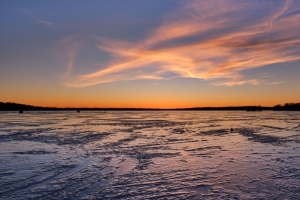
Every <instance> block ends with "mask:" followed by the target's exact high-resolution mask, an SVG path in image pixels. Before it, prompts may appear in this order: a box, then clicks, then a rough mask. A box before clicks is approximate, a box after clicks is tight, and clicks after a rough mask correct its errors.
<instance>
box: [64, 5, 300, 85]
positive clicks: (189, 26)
mask: <svg viewBox="0 0 300 200" xmlns="http://www.w3.org/2000/svg"><path fill="white" fill-rule="evenodd" d="M292 3H293V1H291V0H288V1H286V2H283V3H282V5H281V7H274V6H273V5H272V2H264V3H259V2H257V1H251V2H250V1H245V2H243V3H240V4H236V3H234V1H230V0H228V1H223V0H220V1H193V2H192V1H189V2H188V4H187V5H186V6H185V7H184V8H182V9H181V10H178V11H177V12H174V13H172V14H170V15H169V16H168V18H167V19H166V20H164V22H163V23H162V24H161V25H160V26H159V27H156V28H154V29H153V31H152V32H151V33H150V34H149V35H148V36H147V37H145V39H143V40H141V41H140V42H136V43H134V42H131V43H130V42H125V41H117V40H112V39H107V38H102V37H93V39H94V40H95V42H96V47H97V48H98V49H99V50H101V51H105V52H107V53H109V54H111V55H112V58H113V59H112V60H111V61H110V62H109V63H108V64H106V65H105V66H104V67H103V68H102V69H101V70H98V71H95V72H93V73H89V74H83V75H79V76H76V77H70V76H69V75H70V71H71V69H72V65H73V64H74V58H75V56H76V54H77V53H78V46H80V45H79V44H78V43H77V42H76V37H75V36H70V37H69V38H65V39H64V40H62V41H61V42H60V44H59V45H64V44H68V48H67V50H66V55H67V57H68V67H67V68H68V71H67V73H66V74H65V76H68V79H66V82H65V84H66V85H67V86H72V87H85V86H90V85H95V84H100V83H105V82H114V81H120V80H123V81H124V79H126V80H138V79H158V80H159V79H171V78H175V77H186V78H198V79H205V80H216V79H221V80H223V81H216V82H213V83H211V84H212V85H215V86H221V85H226V86H233V85H243V84H253V85H258V84H261V83H262V82H264V81H262V80H261V78H263V77H260V79H250V80H243V76H242V75H241V71H243V70H246V69H253V68H259V67H263V66H266V65H271V64H276V63H286V62H292V61H296V60H300V54H299V44H300V35H299V32H300V14H299V12H298V14H297V12H293V9H294V8H292ZM216 5H218V6H216ZM272 6H273V7H272ZM270 8H272V9H270ZM262 10H263V11H265V13H259V15H260V16H256V15H257V14H256V13H257V12H258V11H262ZM279 83H282V82H279V81H278V82H272V83H270V84H279Z"/></svg>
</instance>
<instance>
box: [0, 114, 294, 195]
mask: <svg viewBox="0 0 300 200" xmlns="http://www.w3.org/2000/svg"><path fill="white" fill-rule="evenodd" d="M0 199H300V112H272V111H264V112H243V111H208V112H206V111H146V112H145V111H126V112H125V111H109V112H103V111H97V112H96V111H93V112H92V111H82V112H81V113H76V112H72V111H62V112H60V111H56V112H33V111H32V112H29V111H27V112H24V113H23V114H18V113H12V112H0Z"/></svg>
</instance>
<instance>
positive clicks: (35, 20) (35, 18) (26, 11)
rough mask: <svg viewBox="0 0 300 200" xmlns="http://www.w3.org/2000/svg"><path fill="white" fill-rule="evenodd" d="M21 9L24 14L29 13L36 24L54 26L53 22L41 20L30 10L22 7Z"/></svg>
mask: <svg viewBox="0 0 300 200" xmlns="http://www.w3.org/2000/svg"><path fill="white" fill-rule="evenodd" d="M20 10H21V12H23V13H24V14H26V15H28V16H29V17H30V18H31V19H32V20H33V21H34V22H35V23H36V24H42V25H45V26H47V27H49V28H53V26H54V24H53V23H52V22H49V21H46V20H41V19H39V18H37V17H34V16H33V15H32V13H31V12H29V11H28V10H26V9H24V8H21V9H20Z"/></svg>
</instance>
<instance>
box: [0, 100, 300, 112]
mask: <svg viewBox="0 0 300 200" xmlns="http://www.w3.org/2000/svg"><path fill="white" fill-rule="evenodd" d="M23 110H24V111H61V110H66V111H68V110H69V111H83V110H88V111H89V110H90V111H93V110H94V111H97V110H98V111H164V110H165V111H189V110H195V111H197V110H199V111H222V110H224V111H225V110H229V111H230V110H232V111H238V110H240V111H249V112H257V111H263V110H273V111H300V103H286V104H284V105H276V106H273V107H267V106H225V107H193V108H170V109H166V108H85V107H82V108H75V107H65V108H58V107H41V106H32V105H26V104H19V103H12V102H6V103H4V102H0V111H23Z"/></svg>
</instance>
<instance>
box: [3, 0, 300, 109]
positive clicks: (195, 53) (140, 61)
mask: <svg viewBox="0 0 300 200" xmlns="http://www.w3.org/2000/svg"><path fill="white" fill-rule="evenodd" d="M0 14H1V18H0V29H1V31H0V52H1V53H0V102H16V103H22V104H29V105H36V106H51V107H52V106H54V107H102V108H112V107H115V108H188V107H206V106H213V107H221V106H247V105H261V106H274V105H276V104H284V103H290V102H300V87H299V86H300V78H299V77H300V34H299V33H300V1H295V0H294V1H293V0H285V1H270V0H263V1H261V0H253V1H247V0H213V1H204V0H198V1H196V0H195V1H182V0H151V1H139V0H128V1H118V0H112V1H69V0H67V1H9V0H4V1H2V2H1V3H0Z"/></svg>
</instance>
